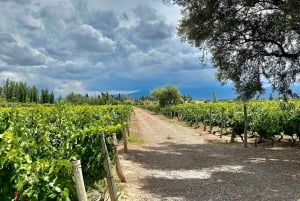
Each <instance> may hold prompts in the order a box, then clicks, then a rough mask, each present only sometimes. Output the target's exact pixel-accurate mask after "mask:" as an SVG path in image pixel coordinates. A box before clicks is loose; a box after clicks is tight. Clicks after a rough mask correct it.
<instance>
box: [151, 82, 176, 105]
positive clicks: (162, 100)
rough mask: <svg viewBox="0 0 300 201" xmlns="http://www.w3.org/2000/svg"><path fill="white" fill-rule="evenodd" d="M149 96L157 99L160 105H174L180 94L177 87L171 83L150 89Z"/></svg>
mask: <svg viewBox="0 0 300 201" xmlns="http://www.w3.org/2000/svg"><path fill="white" fill-rule="evenodd" d="M151 96H153V97H154V98H155V99H157V100H158V101H159V105H160V106H161V107H165V106H167V105H175V104H178V103H180V102H181V94H180V91H179V89H178V88H177V87H175V86H172V85H167V86H165V87H162V88H156V89H153V90H152V91H151Z"/></svg>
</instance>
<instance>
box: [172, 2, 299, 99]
mask: <svg viewBox="0 0 300 201" xmlns="http://www.w3.org/2000/svg"><path fill="white" fill-rule="evenodd" d="M173 2H174V3H176V4H178V5H180V6H181V8H182V14H183V17H182V19H181V22H180V25H179V27H178V35H179V36H180V37H181V39H182V40H184V41H187V42H189V43H191V44H193V45H194V46H196V47H198V48H199V49H200V50H209V51H210V52H211V54H212V60H213V63H214V66H215V67H216V68H217V78H218V80H219V81H221V82H222V83H223V84H224V83H226V82H227V81H228V80H231V81H233V83H234V85H235V88H236V91H237V92H238V93H239V94H240V96H241V97H243V98H245V99H250V98H252V97H254V96H255V95H257V94H259V93H262V92H264V86H263V82H264V81H265V80H268V81H269V83H270V84H271V85H272V87H273V89H274V90H277V91H278V92H280V93H281V94H283V95H293V92H292V91H291V89H290V86H291V84H293V83H294V82H296V81H297V80H296V79H297V75H298V74H299V72H300V1H299V0H220V1H215V0H173Z"/></svg>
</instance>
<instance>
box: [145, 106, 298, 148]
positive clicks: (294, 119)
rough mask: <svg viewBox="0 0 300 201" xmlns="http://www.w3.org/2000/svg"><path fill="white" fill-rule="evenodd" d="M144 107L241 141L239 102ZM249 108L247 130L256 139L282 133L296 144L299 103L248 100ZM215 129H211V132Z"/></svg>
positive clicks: (240, 107) (241, 127)
mask: <svg viewBox="0 0 300 201" xmlns="http://www.w3.org/2000/svg"><path fill="white" fill-rule="evenodd" d="M144 108H146V109H149V110H152V111H154V112H159V113H162V114H164V115H166V116H167V117H170V118H178V119H179V120H182V121H185V122H187V123H188V124H189V125H190V126H194V127H198V126H199V125H200V124H202V125H203V126H204V130H207V129H209V131H210V132H213V133H216V132H220V136H222V135H224V134H231V141H232V142H233V141H234V138H235V137H236V136H237V135H238V136H240V138H241V140H244V139H243V133H244V122H245V121H244V113H243V103H242V102H234V101H232V102H209V103H204V102H203V103H199V104H181V105H176V106H168V107H164V108H160V107H159V106H158V105H148V106H144ZM247 108H248V118H247V119H248V127H247V128H248V131H247V133H249V134H250V137H255V138H256V140H255V142H257V143H260V142H262V141H264V140H265V139H271V140H272V143H273V142H274V139H275V137H278V140H281V139H282V137H283V135H287V136H289V137H290V140H291V141H292V142H293V143H295V142H296V140H297V139H299V136H300V102H299V101H298V102H297V101H290V102H281V101H251V102H249V103H247ZM213 129H214V131H213Z"/></svg>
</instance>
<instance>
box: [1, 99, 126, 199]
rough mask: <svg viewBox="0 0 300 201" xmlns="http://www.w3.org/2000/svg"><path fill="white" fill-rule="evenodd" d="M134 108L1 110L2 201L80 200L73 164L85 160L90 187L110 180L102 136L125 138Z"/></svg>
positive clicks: (74, 107)
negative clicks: (107, 174) (123, 134)
mask: <svg viewBox="0 0 300 201" xmlns="http://www.w3.org/2000/svg"><path fill="white" fill-rule="evenodd" d="M131 111H132V108H131V107H130V106H120V105H119V106H71V105H66V104H64V103H59V104H57V105H53V106H41V105H37V106H29V107H24V106H23V107H21V106H20V107H18V106H15V107H3V108H0V200H1V201H8V200H14V199H15V200H16V199H17V200H31V201H38V200H50V201H51V200H77V198H76V197H77V196H76V188H75V184H74V181H73V175H72V164H71V162H72V161H73V160H77V159H80V160H81V163H82V171H83V175H84V180H85V183H86V185H87V186H89V185H93V184H94V183H95V182H97V181H99V180H101V179H103V178H104V176H105V171H104V167H103V161H104V157H103V156H102V155H101V142H100V138H99V133H102V132H103V133H105V134H106V140H107V146H108V149H109V153H110V157H111V158H112V159H113V158H114V152H113V148H112V139H111V135H110V134H111V133H117V136H118V138H119V139H120V138H121V137H122V124H123V123H124V122H126V121H127V119H128V116H129V115H130V113H131Z"/></svg>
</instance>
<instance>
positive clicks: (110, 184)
mask: <svg viewBox="0 0 300 201" xmlns="http://www.w3.org/2000/svg"><path fill="white" fill-rule="evenodd" d="M100 140H101V152H102V154H103V156H104V159H105V160H104V169H105V171H106V180H107V184H108V192H109V197H110V200H111V201H116V200H117V191H116V186H115V181H114V177H113V175H112V170H111V166H110V158H109V155H108V151H107V147H106V143H105V136H104V133H101V134H100Z"/></svg>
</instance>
